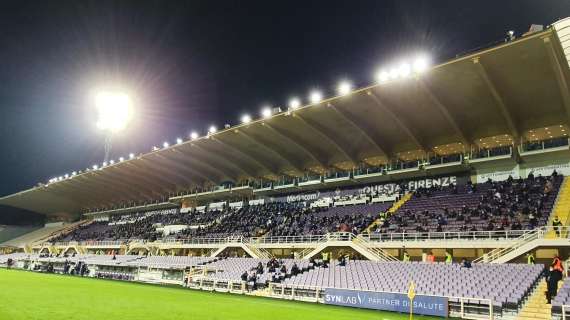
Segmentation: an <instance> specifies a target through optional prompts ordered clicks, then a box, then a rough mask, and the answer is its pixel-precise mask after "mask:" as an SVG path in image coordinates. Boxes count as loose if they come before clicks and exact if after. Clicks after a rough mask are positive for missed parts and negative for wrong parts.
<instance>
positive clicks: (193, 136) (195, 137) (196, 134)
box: [190, 131, 198, 140]
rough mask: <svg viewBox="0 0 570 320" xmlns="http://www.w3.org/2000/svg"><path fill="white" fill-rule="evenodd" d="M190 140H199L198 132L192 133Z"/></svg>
mask: <svg viewBox="0 0 570 320" xmlns="http://www.w3.org/2000/svg"><path fill="white" fill-rule="evenodd" d="M190 139H192V140H196V139H198V132H196V131H192V132H191V133H190Z"/></svg>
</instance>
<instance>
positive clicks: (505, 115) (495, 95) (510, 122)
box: [473, 57, 519, 141]
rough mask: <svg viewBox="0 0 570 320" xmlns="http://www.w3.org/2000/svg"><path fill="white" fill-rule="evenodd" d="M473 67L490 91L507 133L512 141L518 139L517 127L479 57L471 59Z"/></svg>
mask: <svg viewBox="0 0 570 320" xmlns="http://www.w3.org/2000/svg"><path fill="white" fill-rule="evenodd" d="M473 65H474V66H475V68H476V69H477V73H478V74H479V76H480V77H481V79H483V82H485V84H486V85H487V88H489V91H491V95H492V96H493V98H494V99H495V102H496V103H497V107H498V108H499V111H501V114H502V115H503V118H504V119H505V122H506V123H507V127H508V128H509V132H510V133H511V135H512V136H513V141H516V140H517V138H518V137H519V130H518V128H517V126H516V125H515V121H514V120H513V116H512V115H511V112H510V111H509V109H507V106H506V105H505V101H504V100H503V97H501V95H500V94H499V92H498V91H497V87H496V86H495V84H494V83H493V81H492V80H491V78H489V73H488V72H487V70H486V69H485V66H484V65H483V64H482V63H481V60H480V59H479V57H475V58H473Z"/></svg>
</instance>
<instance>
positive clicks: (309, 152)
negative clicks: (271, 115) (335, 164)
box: [261, 122, 328, 169]
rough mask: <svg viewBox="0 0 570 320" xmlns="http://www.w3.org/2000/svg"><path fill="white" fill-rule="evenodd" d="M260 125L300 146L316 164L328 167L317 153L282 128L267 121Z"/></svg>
mask: <svg viewBox="0 0 570 320" xmlns="http://www.w3.org/2000/svg"><path fill="white" fill-rule="evenodd" d="M261 125H262V126H264V127H265V128H267V129H269V130H270V131H271V132H273V133H274V134H276V135H278V136H279V137H281V138H283V139H285V140H287V141H289V142H290V143H292V144H293V145H295V146H297V147H298V148H300V149H301V150H303V152H304V153H305V154H306V155H308V156H309V158H311V159H313V160H314V161H315V162H316V163H317V164H318V165H320V166H321V167H323V168H324V169H327V168H328V165H327V164H326V162H325V161H322V160H320V159H319V158H318V157H317V155H316V154H315V153H314V152H312V151H311V150H309V148H308V147H306V146H304V145H303V144H301V143H300V142H298V141H297V140H295V139H293V138H291V137H290V136H288V135H287V134H286V133H284V132H283V131H282V130H280V129H277V128H275V127H273V126H271V125H269V124H268V123H267V122H263V123H262V124H261Z"/></svg>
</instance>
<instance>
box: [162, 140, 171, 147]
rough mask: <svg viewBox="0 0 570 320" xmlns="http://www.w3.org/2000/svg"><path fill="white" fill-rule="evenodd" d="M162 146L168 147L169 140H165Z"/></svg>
mask: <svg viewBox="0 0 570 320" xmlns="http://www.w3.org/2000/svg"><path fill="white" fill-rule="evenodd" d="M162 147H163V148H168V147H170V143H168V142H167V141H164V142H163V143H162Z"/></svg>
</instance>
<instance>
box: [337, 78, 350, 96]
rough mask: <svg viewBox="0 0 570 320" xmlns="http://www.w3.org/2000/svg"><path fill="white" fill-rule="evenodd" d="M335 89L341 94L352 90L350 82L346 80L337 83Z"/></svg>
mask: <svg viewBox="0 0 570 320" xmlns="http://www.w3.org/2000/svg"><path fill="white" fill-rule="evenodd" d="M337 91H338V94H339V95H341V96H344V95H347V94H349V93H350V91H352V84H350V82H348V81H341V82H340V83H339V85H338V88H337Z"/></svg>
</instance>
